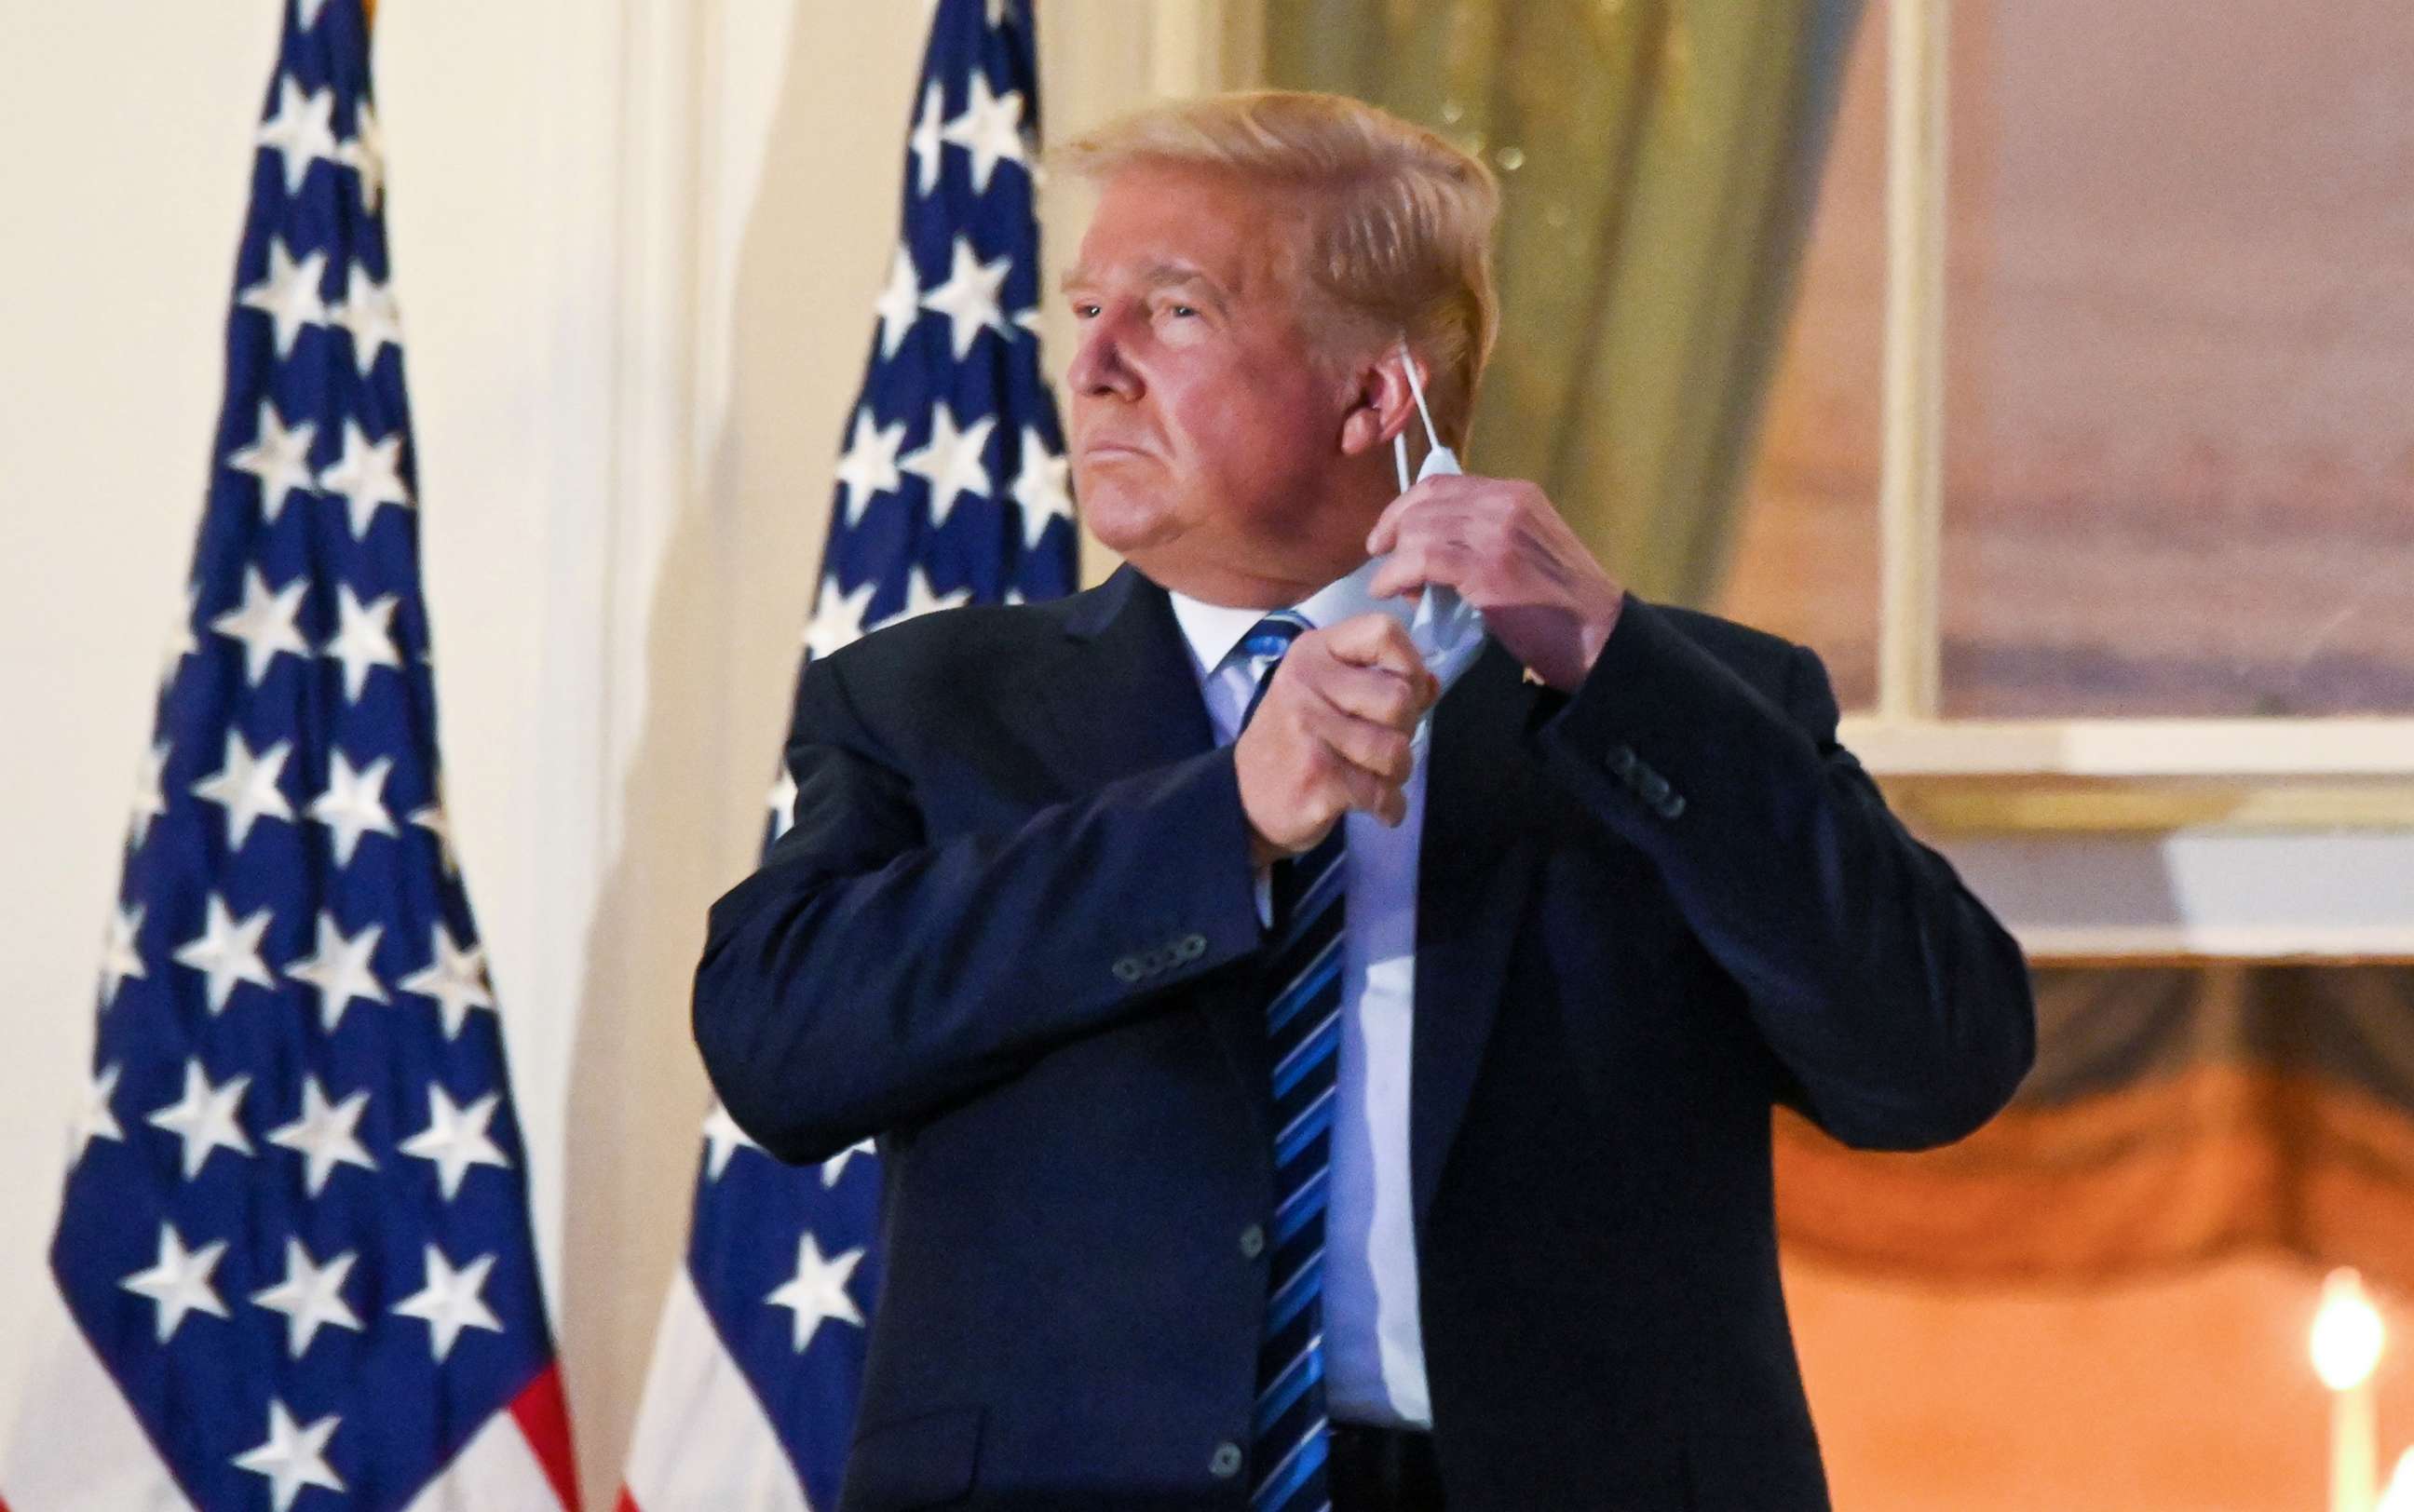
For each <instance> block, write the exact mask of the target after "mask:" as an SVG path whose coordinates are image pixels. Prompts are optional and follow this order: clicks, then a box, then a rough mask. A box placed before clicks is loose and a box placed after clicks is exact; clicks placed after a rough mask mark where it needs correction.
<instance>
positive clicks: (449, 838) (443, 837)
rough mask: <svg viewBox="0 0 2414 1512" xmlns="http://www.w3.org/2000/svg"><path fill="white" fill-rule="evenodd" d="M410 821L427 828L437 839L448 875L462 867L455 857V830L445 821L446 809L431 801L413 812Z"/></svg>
mask: <svg viewBox="0 0 2414 1512" xmlns="http://www.w3.org/2000/svg"><path fill="white" fill-rule="evenodd" d="M410 822H411V823H413V824H416V825H418V826H419V827H420V828H421V829H424V830H425V831H426V832H427V833H428V835H429V836H430V837H432V838H434V839H435V841H436V853H437V854H438V855H439V856H440V857H441V858H442V860H443V862H444V873H445V875H446V876H448V877H449V876H451V875H453V874H454V873H455V872H457V871H459V870H460V869H461V864H460V863H459V862H457V861H455V860H454V859H453V831H452V829H451V828H450V827H449V826H447V825H446V823H445V822H444V810H443V808H441V807H440V806H438V805H436V804H432V803H431V804H429V805H427V806H426V807H425V808H420V809H418V810H416V811H415V812H413V813H412V814H411V816H410Z"/></svg>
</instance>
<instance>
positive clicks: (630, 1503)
mask: <svg viewBox="0 0 2414 1512" xmlns="http://www.w3.org/2000/svg"><path fill="white" fill-rule="evenodd" d="M0 1512H8V1509H7V1507H6V1506H0ZM612 1512H638V1507H637V1499H636V1498H635V1497H633V1496H632V1495H630V1494H629V1488H628V1487H626V1486H623V1487H621V1488H620V1503H619V1505H618V1506H615V1507H614V1508H613V1509H612Z"/></svg>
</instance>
